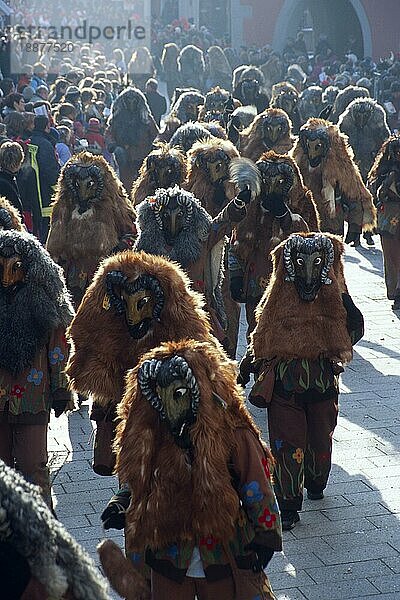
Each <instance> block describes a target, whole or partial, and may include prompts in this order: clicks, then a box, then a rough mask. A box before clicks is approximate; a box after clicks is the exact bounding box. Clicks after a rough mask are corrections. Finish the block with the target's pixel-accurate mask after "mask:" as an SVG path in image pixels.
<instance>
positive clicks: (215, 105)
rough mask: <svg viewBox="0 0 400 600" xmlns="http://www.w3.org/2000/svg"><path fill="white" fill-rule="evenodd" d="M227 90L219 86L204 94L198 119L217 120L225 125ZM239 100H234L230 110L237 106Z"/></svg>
mask: <svg viewBox="0 0 400 600" xmlns="http://www.w3.org/2000/svg"><path fill="white" fill-rule="evenodd" d="M229 97H230V96H229V92H227V91H226V90H224V89H222V88H220V87H219V86H217V87H215V88H212V90H210V91H209V92H207V94H206V96H205V102H204V106H202V107H201V109H200V112H199V121H206V122H209V121H217V122H218V123H219V124H220V125H222V126H223V127H224V126H225V124H226V123H225V107H226V103H227V102H228V101H229ZM238 105H239V102H237V101H236V106H235V104H234V103H233V106H232V110H234V109H235V108H237V106H238Z"/></svg>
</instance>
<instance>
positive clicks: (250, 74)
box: [232, 65, 269, 113]
mask: <svg viewBox="0 0 400 600" xmlns="http://www.w3.org/2000/svg"><path fill="white" fill-rule="evenodd" d="M239 69H240V71H239ZM235 75H236V76H235ZM233 80H234V81H233V83H234V87H233V88H232V89H233V92H232V94H233V97H234V98H235V99H236V100H239V102H240V103H241V104H242V105H243V106H247V105H252V106H255V107H256V109H257V112H258V113H260V112H263V110H265V109H266V108H268V105H269V96H268V94H267V93H266V92H265V90H264V85H265V78H264V75H263V74H262V71H260V69H258V68H257V67H250V66H248V65H244V66H243V68H242V67H238V69H235V71H234V74H233Z"/></svg>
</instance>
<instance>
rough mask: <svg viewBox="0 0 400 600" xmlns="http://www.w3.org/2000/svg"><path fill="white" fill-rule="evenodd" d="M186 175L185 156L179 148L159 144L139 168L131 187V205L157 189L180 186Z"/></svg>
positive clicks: (139, 201)
mask: <svg viewBox="0 0 400 600" xmlns="http://www.w3.org/2000/svg"><path fill="white" fill-rule="evenodd" d="M186 175H187V166H186V157H185V155H184V154H183V153H182V152H181V151H180V150H179V148H170V147H169V146H168V145H167V144H163V143H161V142H160V143H159V144H157V148H156V149H155V150H152V152H150V154H149V155H148V156H147V157H146V158H145V159H144V161H143V164H142V166H141V167H140V171H139V176H138V178H137V179H136V181H135V182H134V184H133V186H132V193H131V198H132V204H133V205H134V206H136V205H137V204H140V203H141V202H143V200H144V199H145V198H147V196H151V195H152V194H154V192H155V191H156V189H157V188H168V187H172V186H174V185H181V184H182V182H183V181H184V180H185V179H186Z"/></svg>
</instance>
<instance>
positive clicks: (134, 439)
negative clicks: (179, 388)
mask: <svg viewBox="0 0 400 600" xmlns="http://www.w3.org/2000/svg"><path fill="white" fill-rule="evenodd" d="M175 354H179V356H182V357H183V358H184V359H185V360H186V362H187V363H188V364H189V365H190V368H191V369H192V372H193V374H194V376H195V378H196V380H197V384H198V386H199V389H200V394H201V401H200V404H199V412H198V416H197V419H196V421H195V423H194V424H193V425H192V427H191V432H190V438H191V441H192V444H193V448H194V460H193V463H192V468H191V469H188V465H187V459H186V452H185V450H182V449H180V448H179V447H178V446H177V445H176V444H175V442H174V441H173V438H172V436H171V435H169V434H168V435H166V432H165V426H164V425H163V424H162V423H161V422H160V419H159V415H158V413H157V412H156V411H155V410H154V408H152V406H151V405H150V404H149V402H148V400H146V399H145V398H144V396H143V394H142V391H141V390H140V388H139V387H138V385H137V371H138V368H139V367H140V365H141V364H142V363H143V362H144V361H145V360H148V359H153V358H155V359H165V358H167V357H171V356H173V355H175ZM236 376H237V374H236V368H235V364H234V363H233V362H231V361H229V360H228V359H227V358H226V355H225V354H224V353H222V352H221V351H220V350H218V349H217V348H216V347H215V346H214V345H210V344H205V343H199V342H195V341H193V340H187V341H183V342H174V343H172V342H170V343H166V344H163V345H162V346H160V347H159V348H157V349H155V350H152V351H151V352H149V353H148V354H147V355H144V356H143V357H142V358H141V361H140V363H139V365H138V367H136V368H135V369H134V370H132V371H130V372H129V374H128V376H127V387H126V393H125V395H124V398H123V400H122V402H121V404H120V405H119V407H118V413H119V417H120V419H121V422H120V424H119V425H118V428H117V436H116V440H115V450H116V452H117V466H116V470H117V473H118V475H119V477H120V479H121V480H122V481H126V482H127V483H128V484H129V488H130V489H131V491H132V500H131V504H130V507H129V509H128V512H127V516H126V521H127V527H126V535H127V550H128V552H132V551H139V552H140V551H143V550H144V549H145V548H146V547H151V548H162V547H164V546H166V545H168V544H170V543H171V540H176V542H178V543H179V542H180V541H184V540H192V539H196V538H197V539H198V538H199V537H202V536H203V535H204V532H205V531H207V532H212V534H213V535H214V536H215V537H216V538H218V539H222V540H225V541H228V540H229V539H231V537H232V534H233V533H234V526H235V521H236V520H237V518H238V514H239V499H238V495H237V492H236V491H235V490H234V488H233V486H232V480H231V474H230V471H229V469H228V463H229V458H230V456H231V453H232V450H233V449H234V448H235V446H236V436H235V432H236V430H237V429H238V428H241V427H246V428H250V429H251V430H253V431H254V433H256V435H257V437H258V436H259V432H258V430H257V428H256V426H255V425H254V423H253V421H252V419H251V417H250V415H249V413H248V412H247V410H246V408H245V404H244V398H243V391H242V390H241V388H239V387H238V385H237V384H236ZM214 393H216V394H217V395H218V396H219V397H220V398H221V399H222V400H223V401H225V402H226V405H227V408H226V410H224V409H223V408H222V406H220V405H219V404H218V402H216V400H215V397H214V396H213V394H214ZM196 450H197V452H196ZM179 506H180V507H186V509H185V511H182V510H177V509H176V508H177V507H179ZM155 515H157V518H156V522H155Z"/></svg>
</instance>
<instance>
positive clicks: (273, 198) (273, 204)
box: [261, 194, 289, 219]
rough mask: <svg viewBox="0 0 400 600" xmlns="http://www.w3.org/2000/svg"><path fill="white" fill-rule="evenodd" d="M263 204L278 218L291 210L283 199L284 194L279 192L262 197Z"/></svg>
mask: <svg viewBox="0 0 400 600" xmlns="http://www.w3.org/2000/svg"><path fill="white" fill-rule="evenodd" d="M261 204H262V206H263V208H265V210H267V211H268V212H270V213H271V215H272V216H273V217H275V218H276V219H282V218H283V217H285V216H286V215H287V214H288V212H289V209H288V207H287V205H286V204H285V202H284V201H283V198H282V196H280V195H277V194H270V195H269V196H266V197H264V198H262V200H261Z"/></svg>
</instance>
